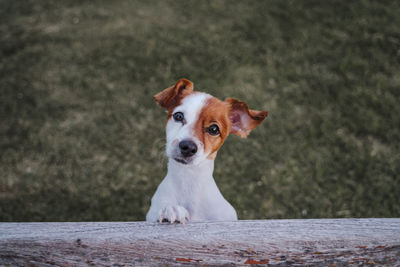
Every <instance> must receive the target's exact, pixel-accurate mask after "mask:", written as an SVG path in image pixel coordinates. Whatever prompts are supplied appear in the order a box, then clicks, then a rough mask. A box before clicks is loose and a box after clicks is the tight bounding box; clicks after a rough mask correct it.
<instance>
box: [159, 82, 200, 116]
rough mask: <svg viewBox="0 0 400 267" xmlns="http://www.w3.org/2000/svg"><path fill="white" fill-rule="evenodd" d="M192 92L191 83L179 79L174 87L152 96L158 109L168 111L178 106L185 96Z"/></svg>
mask: <svg viewBox="0 0 400 267" xmlns="http://www.w3.org/2000/svg"><path fill="white" fill-rule="evenodd" d="M192 92H193V83H192V82H191V81H189V80H187V79H180V80H179V81H178V82H177V83H176V84H175V85H174V86H171V87H169V88H167V89H165V90H164V91H161V92H159V93H158V94H156V95H155V96H154V99H155V100H156V101H157V103H158V105H160V107H162V108H165V109H170V108H172V107H174V106H177V105H179V102H180V101H181V100H182V98H184V97H185V96H187V95H189V94H190V93H192Z"/></svg>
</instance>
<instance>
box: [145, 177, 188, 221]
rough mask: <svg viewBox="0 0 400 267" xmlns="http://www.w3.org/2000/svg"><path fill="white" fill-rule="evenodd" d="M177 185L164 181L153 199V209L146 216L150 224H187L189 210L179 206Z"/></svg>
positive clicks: (167, 180) (168, 180) (170, 181)
mask: <svg viewBox="0 0 400 267" xmlns="http://www.w3.org/2000/svg"><path fill="white" fill-rule="evenodd" d="M178 196H179V193H178V192H177V191H176V185H175V184H174V183H173V181H172V180H170V179H168V178H167V179H164V180H163V181H162V183H161V184H160V185H159V186H158V188H157V191H156V193H155V194H154V196H153V198H152V199H151V207H150V210H149V212H148V213H147V215H146V221H148V222H170V223H175V222H178V223H186V222H188V221H189V219H190V216H189V212H188V210H187V209H186V208H185V207H183V206H181V205H179V204H178V200H177V197H178Z"/></svg>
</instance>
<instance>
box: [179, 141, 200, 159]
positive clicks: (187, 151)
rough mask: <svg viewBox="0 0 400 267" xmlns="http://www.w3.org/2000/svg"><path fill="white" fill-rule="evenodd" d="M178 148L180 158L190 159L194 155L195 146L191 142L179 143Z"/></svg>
mask: <svg viewBox="0 0 400 267" xmlns="http://www.w3.org/2000/svg"><path fill="white" fill-rule="evenodd" d="M179 148H180V150H181V153H182V156H184V157H190V156H193V155H194V154H196V152H197V146H196V144H195V143H194V142H193V141H189V140H183V141H181V142H179Z"/></svg>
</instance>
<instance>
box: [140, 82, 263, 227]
mask: <svg viewBox="0 0 400 267" xmlns="http://www.w3.org/2000/svg"><path fill="white" fill-rule="evenodd" d="M154 98H155V100H156V101H157V103H158V105H159V106H161V107H162V108H164V109H166V110H167V113H168V115H167V125H166V135H167V137H166V155H167V157H168V172H167V175H166V177H165V178H164V180H163V181H162V182H161V184H160V185H159V186H158V188H157V190H156V192H155V194H154V196H153V198H152V199H151V206H150V209H149V211H148V213H147V215H146V221H148V222H170V223H182V224H184V223H186V222H189V221H193V222H198V221H236V220H237V214H236V211H235V209H234V208H233V207H232V206H231V204H229V202H228V201H226V199H225V198H224V197H223V196H222V194H221V192H220V191H219V189H218V187H217V185H216V183H215V181H214V178H213V170H214V159H215V157H216V156H217V152H218V150H219V149H220V148H221V146H222V144H223V143H224V140H225V139H226V138H227V136H228V135H230V134H235V135H238V136H240V137H242V138H244V137H247V135H248V134H249V133H250V132H251V131H252V130H253V129H254V128H255V127H257V126H258V125H259V124H260V123H261V122H262V121H263V120H264V119H265V118H266V117H267V115H268V112H267V111H257V110H250V109H249V108H248V106H247V104H246V103H245V102H242V101H240V100H237V99H234V98H227V99H225V101H221V100H219V99H217V98H215V97H213V96H211V95H209V94H206V93H203V92H197V91H196V92H195V91H194V90H193V83H192V82H191V81H189V80H187V79H180V80H179V81H178V82H177V83H176V84H175V85H174V86H171V87H169V88H167V89H165V90H163V91H162V92H160V93H158V94H156V95H155V96H154Z"/></svg>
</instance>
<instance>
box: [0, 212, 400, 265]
mask: <svg viewBox="0 0 400 267" xmlns="http://www.w3.org/2000/svg"><path fill="white" fill-rule="evenodd" d="M165 264H167V265H172V266H175V265H207V266H212V265H215V266H223V265H226V266H232V265H246V266H249V265H250V264H265V265H266V264H269V265H272V266H286V265H288V264H293V265H297V266H302V265H307V264H313V265H315V266H348V265H349V264H353V265H360V264H364V265H369V264H371V265H374V264H375V265H379V266H381V265H387V266H400V219H337V220H333V219H324V220H260V221H238V222H226V223H189V224H186V225H178V224H172V225H171V224H151V223H146V222H104V223H103V222H90V223H0V266H4V265H5V266H7V265H10V266H15V265H17V266H18V265H23V266H53V265H57V266H60V265H61V266H77V265H78V266H88V265H93V266H131V265H135V266H148V265H164V266H165Z"/></svg>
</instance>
